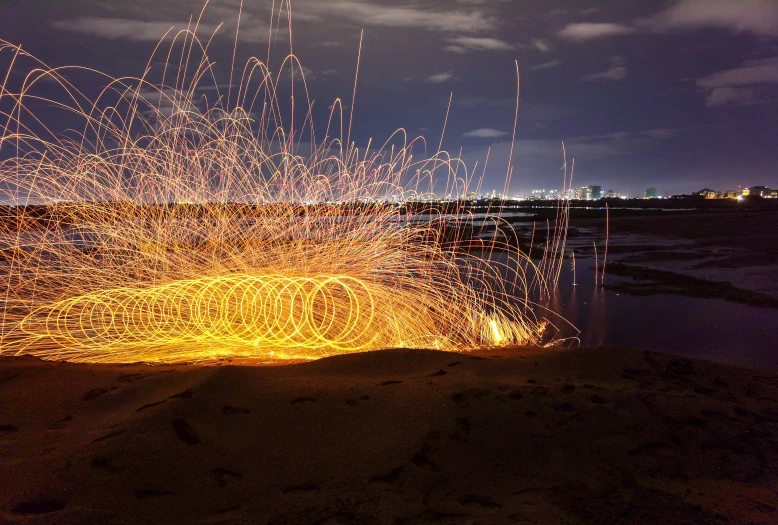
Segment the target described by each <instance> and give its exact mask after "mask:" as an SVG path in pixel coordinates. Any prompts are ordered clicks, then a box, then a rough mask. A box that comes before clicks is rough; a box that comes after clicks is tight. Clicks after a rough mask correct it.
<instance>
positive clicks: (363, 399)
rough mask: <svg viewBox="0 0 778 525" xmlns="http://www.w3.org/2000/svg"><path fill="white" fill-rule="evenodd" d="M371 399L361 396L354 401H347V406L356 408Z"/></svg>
mask: <svg viewBox="0 0 778 525" xmlns="http://www.w3.org/2000/svg"><path fill="white" fill-rule="evenodd" d="M369 399H370V396H360V397H356V398H354V399H347V400H346V404H347V405H349V406H352V407H353V406H356V405H358V404H360V403H362V402H363V401H368V400H369Z"/></svg>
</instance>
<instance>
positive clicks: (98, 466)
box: [89, 456, 119, 474]
mask: <svg viewBox="0 0 778 525" xmlns="http://www.w3.org/2000/svg"><path fill="white" fill-rule="evenodd" d="M89 466H90V467H92V468H93V469H95V470H101V471H104V472H109V473H111V474H116V473H117V472H119V469H118V468H117V467H115V466H114V465H112V464H111V462H110V460H108V459H107V458H104V457H103V456H95V457H94V458H92V461H90V462H89Z"/></svg>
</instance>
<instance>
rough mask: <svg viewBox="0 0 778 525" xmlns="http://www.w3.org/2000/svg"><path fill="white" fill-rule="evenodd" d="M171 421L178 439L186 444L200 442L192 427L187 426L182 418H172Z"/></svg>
mask: <svg viewBox="0 0 778 525" xmlns="http://www.w3.org/2000/svg"><path fill="white" fill-rule="evenodd" d="M171 423H172V425H173V432H174V433H175V434H176V437H177V438H178V439H180V440H181V441H183V442H184V443H186V444H187V445H197V444H198V443H200V438H198V437H197V435H196V434H195V432H194V429H192V427H190V426H189V423H187V422H186V421H184V420H183V419H174V420H173V421H172V422H171Z"/></svg>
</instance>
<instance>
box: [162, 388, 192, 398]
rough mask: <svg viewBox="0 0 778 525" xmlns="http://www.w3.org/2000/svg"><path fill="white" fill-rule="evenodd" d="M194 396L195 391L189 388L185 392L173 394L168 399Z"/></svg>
mask: <svg viewBox="0 0 778 525" xmlns="http://www.w3.org/2000/svg"><path fill="white" fill-rule="evenodd" d="M192 396H194V393H193V392H192V391H191V390H189V389H188V388H187V389H186V390H184V391H183V392H179V393H178V394H173V395H172V396H170V397H169V398H168V399H192Z"/></svg>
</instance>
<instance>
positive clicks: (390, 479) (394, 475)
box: [368, 467, 404, 485]
mask: <svg viewBox="0 0 778 525" xmlns="http://www.w3.org/2000/svg"><path fill="white" fill-rule="evenodd" d="M403 472H404V469H403V468H402V467H397V468H395V469H392V471H391V472H388V473H386V474H381V475H380V476H375V477H372V478H370V479H369V480H368V483H386V484H388V485H392V484H394V483H396V482H397V481H398V480H399V479H400V476H402V474H403Z"/></svg>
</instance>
